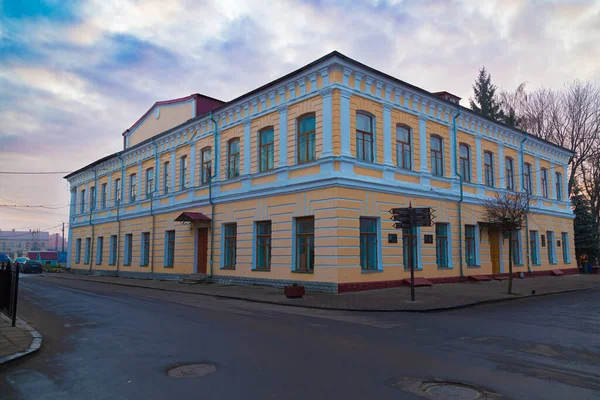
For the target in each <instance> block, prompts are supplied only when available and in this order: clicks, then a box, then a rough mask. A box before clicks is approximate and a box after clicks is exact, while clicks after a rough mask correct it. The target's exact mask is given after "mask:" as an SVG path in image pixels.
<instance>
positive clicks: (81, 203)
mask: <svg viewBox="0 0 600 400" xmlns="http://www.w3.org/2000/svg"><path fill="white" fill-rule="evenodd" d="M79 212H85V189H84V190H82V191H81V194H80V200H79Z"/></svg>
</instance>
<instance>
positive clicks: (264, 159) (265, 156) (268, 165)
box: [258, 127, 275, 172]
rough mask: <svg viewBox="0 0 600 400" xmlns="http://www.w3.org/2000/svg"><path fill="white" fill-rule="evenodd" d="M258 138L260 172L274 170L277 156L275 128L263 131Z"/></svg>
mask: <svg viewBox="0 0 600 400" xmlns="http://www.w3.org/2000/svg"><path fill="white" fill-rule="evenodd" d="M258 137H259V143H258V144H259V146H258V154H259V156H258V157H259V162H260V163H259V171H260V172H263V171H269V170H272V169H273V163H274V156H275V131H274V130H273V127H270V128H265V129H263V130H262V131H260V132H259V133H258Z"/></svg>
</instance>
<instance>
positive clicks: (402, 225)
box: [394, 222, 411, 229]
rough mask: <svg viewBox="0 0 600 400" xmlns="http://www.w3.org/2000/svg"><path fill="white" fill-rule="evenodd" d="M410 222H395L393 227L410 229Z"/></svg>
mask: <svg viewBox="0 0 600 400" xmlns="http://www.w3.org/2000/svg"><path fill="white" fill-rule="evenodd" d="M410 227H411V225H410V222H396V223H395V224H394V229H405V228H406V229H410Z"/></svg>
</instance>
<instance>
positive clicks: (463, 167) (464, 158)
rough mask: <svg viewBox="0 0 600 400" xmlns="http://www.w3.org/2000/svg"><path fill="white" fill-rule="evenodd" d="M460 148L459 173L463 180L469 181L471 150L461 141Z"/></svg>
mask: <svg viewBox="0 0 600 400" xmlns="http://www.w3.org/2000/svg"><path fill="white" fill-rule="evenodd" d="M459 149H460V175H461V176H462V179H463V182H471V150H470V149H469V146H468V145H466V144H464V143H461V144H460V146H459Z"/></svg>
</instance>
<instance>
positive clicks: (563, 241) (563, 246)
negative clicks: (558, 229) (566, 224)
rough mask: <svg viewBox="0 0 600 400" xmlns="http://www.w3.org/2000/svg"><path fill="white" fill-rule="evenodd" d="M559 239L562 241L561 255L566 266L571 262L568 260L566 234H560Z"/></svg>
mask: <svg viewBox="0 0 600 400" xmlns="http://www.w3.org/2000/svg"><path fill="white" fill-rule="evenodd" d="M560 238H561V240H562V243H561V245H562V254H563V262H564V263H565V264H568V263H570V262H571V260H569V245H568V243H569V234H568V233H567V232H562V233H561V234H560Z"/></svg>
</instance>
